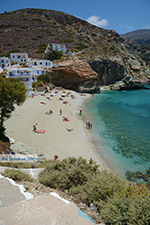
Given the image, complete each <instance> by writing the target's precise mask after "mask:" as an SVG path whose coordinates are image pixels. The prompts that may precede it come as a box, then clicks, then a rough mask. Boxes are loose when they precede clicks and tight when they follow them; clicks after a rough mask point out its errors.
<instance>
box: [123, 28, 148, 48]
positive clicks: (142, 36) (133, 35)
mask: <svg viewBox="0 0 150 225" xmlns="http://www.w3.org/2000/svg"><path fill="white" fill-rule="evenodd" d="M121 36H122V37H124V38H127V39H129V40H133V41H135V42H136V43H137V44H140V45H143V46H147V47H149V48H150V29H141V30H135V31H132V32H129V33H126V34H123V35H121Z"/></svg>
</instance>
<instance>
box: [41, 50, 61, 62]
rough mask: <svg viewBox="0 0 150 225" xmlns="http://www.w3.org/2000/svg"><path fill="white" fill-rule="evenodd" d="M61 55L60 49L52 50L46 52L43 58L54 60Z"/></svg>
mask: <svg viewBox="0 0 150 225" xmlns="http://www.w3.org/2000/svg"><path fill="white" fill-rule="evenodd" d="M62 55H63V53H62V52H61V51H56V50H53V51H50V52H48V53H47V54H46V55H45V58H46V59H48V60H51V61H53V60H56V59H60V58H61V56H62Z"/></svg>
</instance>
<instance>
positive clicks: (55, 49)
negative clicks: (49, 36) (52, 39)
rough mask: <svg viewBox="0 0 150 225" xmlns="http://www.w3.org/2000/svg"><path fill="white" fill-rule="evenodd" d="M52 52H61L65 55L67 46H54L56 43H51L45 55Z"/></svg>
mask: <svg viewBox="0 0 150 225" xmlns="http://www.w3.org/2000/svg"><path fill="white" fill-rule="evenodd" d="M50 51H61V52H62V53H63V55H65V54H66V52H67V49H66V46H65V44H54V43H49V44H48V45H47V48H46V50H45V53H48V52H50Z"/></svg>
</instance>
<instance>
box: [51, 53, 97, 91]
mask: <svg viewBox="0 0 150 225" xmlns="http://www.w3.org/2000/svg"><path fill="white" fill-rule="evenodd" d="M48 72H50V74H51V76H52V83H53V84H54V85H55V86H60V87H63V88H66V89H70V90H74V91H78V92H86V93H99V92H100V88H99V80H98V76H97V73H96V72H95V71H93V70H92V68H91V66H90V65H89V64H88V63H87V62H85V61H83V60H80V59H78V58H77V57H73V58H72V59H71V60H68V61H65V62H63V63H62V64H61V67H57V68H56V67H55V68H52V69H48Z"/></svg>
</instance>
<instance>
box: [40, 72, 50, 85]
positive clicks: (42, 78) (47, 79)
mask: <svg viewBox="0 0 150 225" xmlns="http://www.w3.org/2000/svg"><path fill="white" fill-rule="evenodd" d="M37 80H38V82H39V83H43V84H49V83H50V82H51V80H52V77H51V75H50V74H49V73H47V72H46V73H43V74H41V75H40V76H38V79H37Z"/></svg>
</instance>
